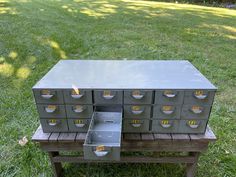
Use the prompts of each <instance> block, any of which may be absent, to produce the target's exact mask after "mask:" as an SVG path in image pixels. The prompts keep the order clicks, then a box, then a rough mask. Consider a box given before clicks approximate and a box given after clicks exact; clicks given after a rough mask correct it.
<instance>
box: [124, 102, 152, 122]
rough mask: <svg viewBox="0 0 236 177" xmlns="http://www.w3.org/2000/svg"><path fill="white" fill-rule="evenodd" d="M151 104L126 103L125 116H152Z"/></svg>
mask: <svg viewBox="0 0 236 177" xmlns="http://www.w3.org/2000/svg"><path fill="white" fill-rule="evenodd" d="M150 117H151V106H145V105H125V106H124V118H145V119H146V118H150Z"/></svg>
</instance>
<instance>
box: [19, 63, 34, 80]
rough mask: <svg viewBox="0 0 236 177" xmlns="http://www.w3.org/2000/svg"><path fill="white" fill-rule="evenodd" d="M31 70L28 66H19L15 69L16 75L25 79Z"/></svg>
mask: <svg viewBox="0 0 236 177" xmlns="http://www.w3.org/2000/svg"><path fill="white" fill-rule="evenodd" d="M30 73H31V70H30V69H29V68H28V67H25V66H23V67H21V68H19V69H18V70H17V71H16V76H17V77H18V78H20V79H26V78H28V76H29V75H30Z"/></svg>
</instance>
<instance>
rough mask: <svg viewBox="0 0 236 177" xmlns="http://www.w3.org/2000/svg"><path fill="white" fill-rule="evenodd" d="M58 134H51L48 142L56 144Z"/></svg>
mask: <svg viewBox="0 0 236 177" xmlns="http://www.w3.org/2000/svg"><path fill="white" fill-rule="evenodd" d="M59 135H60V133H52V134H51V136H50V137H49V142H56V141H57V140H58V137H59Z"/></svg>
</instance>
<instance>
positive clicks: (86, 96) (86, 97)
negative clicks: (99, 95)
mask: <svg viewBox="0 0 236 177" xmlns="http://www.w3.org/2000/svg"><path fill="white" fill-rule="evenodd" d="M63 94H64V99H65V103H66V104H93V100H92V90H81V89H76V88H74V89H66V90H63Z"/></svg>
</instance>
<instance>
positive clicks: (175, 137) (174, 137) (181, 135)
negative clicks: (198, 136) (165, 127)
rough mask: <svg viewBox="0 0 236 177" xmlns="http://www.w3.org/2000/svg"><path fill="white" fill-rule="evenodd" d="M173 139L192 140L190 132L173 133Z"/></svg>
mask: <svg viewBox="0 0 236 177" xmlns="http://www.w3.org/2000/svg"><path fill="white" fill-rule="evenodd" d="M171 136H172V140H173V141H190V137H189V135H188V134H171Z"/></svg>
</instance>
